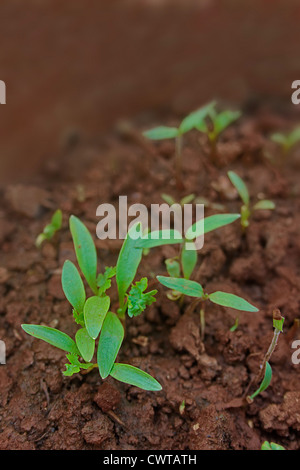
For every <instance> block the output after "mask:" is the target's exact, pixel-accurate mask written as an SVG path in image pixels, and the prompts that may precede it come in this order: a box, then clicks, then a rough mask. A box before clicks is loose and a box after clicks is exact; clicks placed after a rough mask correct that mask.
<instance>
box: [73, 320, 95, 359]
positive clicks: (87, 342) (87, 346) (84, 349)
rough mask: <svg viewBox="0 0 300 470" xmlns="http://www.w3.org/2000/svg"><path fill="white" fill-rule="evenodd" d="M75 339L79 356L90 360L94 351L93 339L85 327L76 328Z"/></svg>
mask: <svg viewBox="0 0 300 470" xmlns="http://www.w3.org/2000/svg"><path fill="white" fill-rule="evenodd" d="M75 339H76V344H77V347H78V349H79V352H80V354H81V356H82V357H83V359H84V360H85V361H87V362H90V361H91V359H92V357H93V355H94V351H95V340H94V339H92V338H91V337H90V335H89V334H88V331H87V329H86V328H81V329H80V330H78V331H77V333H76V335H75Z"/></svg>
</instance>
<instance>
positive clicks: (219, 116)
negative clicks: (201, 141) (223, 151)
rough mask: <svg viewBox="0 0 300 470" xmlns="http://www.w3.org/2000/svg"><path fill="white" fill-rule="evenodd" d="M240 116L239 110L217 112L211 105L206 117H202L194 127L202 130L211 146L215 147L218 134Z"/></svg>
mask: <svg viewBox="0 0 300 470" xmlns="http://www.w3.org/2000/svg"><path fill="white" fill-rule="evenodd" d="M240 117H241V113H240V112H239V111H230V110H228V111H222V112H220V113H217V111H216V110H215V108H214V107H213V106H212V107H211V108H210V109H209V111H208V113H207V119H203V120H202V121H201V122H199V124H198V125H197V126H196V129H198V131H200V132H204V133H205V134H206V135H207V137H208V140H209V142H210V144H211V146H212V148H215V145H216V142H217V140H218V138H219V136H220V134H221V133H222V132H223V131H224V130H225V129H227V127H228V126H230V124H232V123H233V122H234V121H236V120H237V119H239V118H240Z"/></svg>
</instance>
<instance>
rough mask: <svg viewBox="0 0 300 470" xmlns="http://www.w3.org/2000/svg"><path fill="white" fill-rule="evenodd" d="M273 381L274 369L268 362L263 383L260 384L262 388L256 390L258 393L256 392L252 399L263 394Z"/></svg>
mask: <svg viewBox="0 0 300 470" xmlns="http://www.w3.org/2000/svg"><path fill="white" fill-rule="evenodd" d="M271 380H272V368H271V366H270V364H269V363H268V362H266V370H265V375H264V378H263V381H262V383H261V384H260V387H259V388H258V389H257V390H256V392H254V393H253V394H252V395H251V397H250V398H251V399H252V400H253V399H254V398H255V397H256V396H257V395H259V394H260V393H261V392H263V391H264V390H266V389H267V388H268V386H269V385H270V383H271Z"/></svg>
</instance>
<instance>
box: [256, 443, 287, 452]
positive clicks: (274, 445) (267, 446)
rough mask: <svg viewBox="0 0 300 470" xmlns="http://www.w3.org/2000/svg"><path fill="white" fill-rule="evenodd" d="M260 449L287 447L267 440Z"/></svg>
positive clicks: (281, 448) (282, 448)
mask: <svg viewBox="0 0 300 470" xmlns="http://www.w3.org/2000/svg"><path fill="white" fill-rule="evenodd" d="M260 450H285V448H284V447H283V446H281V445H279V444H276V443H275V442H268V441H265V442H264V443H263V444H262V445H261V448H260Z"/></svg>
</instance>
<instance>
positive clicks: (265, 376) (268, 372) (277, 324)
mask: <svg viewBox="0 0 300 470" xmlns="http://www.w3.org/2000/svg"><path fill="white" fill-rule="evenodd" d="M283 323H284V317H282V316H281V313H280V311H279V310H277V309H276V310H274V312H273V328H274V334H273V339H272V341H271V344H270V346H269V349H268V351H267V353H266V355H265V357H264V360H263V363H262V365H261V369H260V372H259V373H258V376H257V378H256V380H255V382H260V381H261V380H262V382H261V384H260V386H259V388H258V389H257V390H256V391H255V392H254V393H252V395H250V396H247V398H246V399H247V402H248V403H252V402H253V400H254V398H255V397H256V396H257V395H259V394H260V393H262V392H263V391H265V390H266V389H267V388H268V386H269V385H270V383H271V380H272V368H271V366H270V364H269V360H270V358H271V356H272V354H273V352H274V350H275V348H276V345H277V343H278V338H279V335H280V333H282V328H283Z"/></svg>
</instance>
